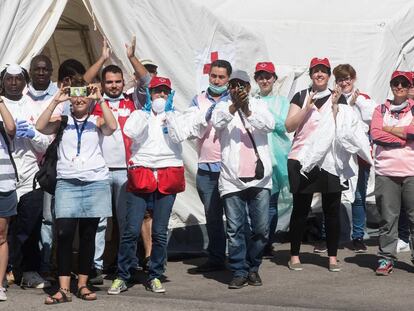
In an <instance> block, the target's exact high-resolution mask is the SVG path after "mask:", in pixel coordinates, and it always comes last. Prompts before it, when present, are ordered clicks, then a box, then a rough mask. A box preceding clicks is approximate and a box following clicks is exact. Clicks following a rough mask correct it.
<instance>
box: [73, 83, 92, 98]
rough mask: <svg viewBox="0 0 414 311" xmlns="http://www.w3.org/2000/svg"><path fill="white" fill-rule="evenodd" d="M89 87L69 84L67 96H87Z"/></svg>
mask: <svg viewBox="0 0 414 311" xmlns="http://www.w3.org/2000/svg"><path fill="white" fill-rule="evenodd" d="M89 93H90V92H89V88H88V87H86V86H71V87H70V88H69V96H70V97H76V96H88V95H89Z"/></svg>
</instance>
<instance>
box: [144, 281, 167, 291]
mask: <svg viewBox="0 0 414 311" xmlns="http://www.w3.org/2000/svg"><path fill="white" fill-rule="evenodd" d="M147 290H150V291H152V292H154V293H165V288H164V286H162V283H161V281H160V280H159V279H152V280H151V281H150V282H149V284H148V286H147Z"/></svg>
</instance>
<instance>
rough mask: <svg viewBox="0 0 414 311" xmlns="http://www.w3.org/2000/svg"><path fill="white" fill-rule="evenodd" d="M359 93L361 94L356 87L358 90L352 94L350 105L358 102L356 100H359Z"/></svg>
mask: <svg viewBox="0 0 414 311" xmlns="http://www.w3.org/2000/svg"><path fill="white" fill-rule="evenodd" d="M359 94H360V92H359V90H358V89H356V90H355V91H354V93H353V94H352V96H351V100H350V102H349V105H350V106H353V105H355V102H356V100H357V98H358V96H359Z"/></svg>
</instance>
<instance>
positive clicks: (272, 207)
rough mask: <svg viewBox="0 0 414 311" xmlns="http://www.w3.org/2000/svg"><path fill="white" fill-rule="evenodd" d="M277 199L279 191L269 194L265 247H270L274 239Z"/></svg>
mask: <svg viewBox="0 0 414 311" xmlns="http://www.w3.org/2000/svg"><path fill="white" fill-rule="evenodd" d="M278 199H279V192H276V193H273V194H272V195H271V196H270V200H269V241H268V242H267V243H268V245H267V247H269V248H270V247H271V246H272V243H273V242H274V239H275V234H276V227H277V220H278V216H279V214H278V211H277V201H278Z"/></svg>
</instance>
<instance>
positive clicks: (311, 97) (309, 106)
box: [305, 90, 318, 110]
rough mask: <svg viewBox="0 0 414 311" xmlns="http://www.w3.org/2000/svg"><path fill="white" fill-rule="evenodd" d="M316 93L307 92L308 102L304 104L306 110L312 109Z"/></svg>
mask: <svg viewBox="0 0 414 311" xmlns="http://www.w3.org/2000/svg"><path fill="white" fill-rule="evenodd" d="M317 93H318V92H315V91H313V90H311V91H310V92H309V96H308V101H307V102H306V106H305V108H306V109H307V110H310V109H312V107H313V106H314V105H315V100H316V99H315V98H314V97H315V95H316V94H317Z"/></svg>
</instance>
